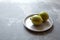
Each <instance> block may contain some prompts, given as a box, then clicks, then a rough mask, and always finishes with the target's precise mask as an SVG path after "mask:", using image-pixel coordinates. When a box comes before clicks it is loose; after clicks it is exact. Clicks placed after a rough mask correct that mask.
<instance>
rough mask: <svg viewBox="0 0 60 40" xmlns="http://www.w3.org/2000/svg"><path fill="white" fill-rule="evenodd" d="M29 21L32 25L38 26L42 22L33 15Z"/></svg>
mask: <svg viewBox="0 0 60 40" xmlns="http://www.w3.org/2000/svg"><path fill="white" fill-rule="evenodd" d="M30 19H31V21H32V23H33V24H34V25H40V24H41V23H42V22H43V19H42V18H41V16H39V15H34V16H32V17H31V18H30Z"/></svg>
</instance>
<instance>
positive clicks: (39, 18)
mask: <svg viewBox="0 0 60 40" xmlns="http://www.w3.org/2000/svg"><path fill="white" fill-rule="evenodd" d="M30 19H31V21H32V23H33V24H34V25H40V24H42V23H43V22H46V21H47V20H48V19H49V15H48V13H47V12H45V11H42V12H40V13H38V14H37V15H33V16H31V17H30Z"/></svg>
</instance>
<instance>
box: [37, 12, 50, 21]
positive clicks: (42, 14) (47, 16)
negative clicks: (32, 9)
mask: <svg viewBox="0 0 60 40" xmlns="http://www.w3.org/2000/svg"><path fill="white" fill-rule="evenodd" d="M38 15H39V16H41V17H42V19H43V22H45V21H47V19H49V15H48V13H47V12H45V11H42V12H40V13H39V14H38Z"/></svg>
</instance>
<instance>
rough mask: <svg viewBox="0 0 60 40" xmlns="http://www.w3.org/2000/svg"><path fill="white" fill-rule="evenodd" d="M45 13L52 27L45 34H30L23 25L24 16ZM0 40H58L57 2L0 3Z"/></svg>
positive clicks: (59, 6) (58, 17)
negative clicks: (51, 20)
mask: <svg viewBox="0 0 60 40" xmlns="http://www.w3.org/2000/svg"><path fill="white" fill-rule="evenodd" d="M41 11H47V12H48V14H49V16H51V18H52V19H53V22H54V24H53V27H52V28H51V29H50V30H48V31H46V32H40V33H36V32H32V31H29V30H27V29H26V28H25V27H24V25H23V20H24V18H25V17H26V16H28V15H30V14H34V13H39V12H41ZM0 40H60V4H59V0H55V1H54V0H53V1H52V0H50V1H42V2H40V1H36V2H32V3H29V2H28V3H26V2H25V3H24V2H23V3H19V2H11V1H7V2H6V1H1V2H0Z"/></svg>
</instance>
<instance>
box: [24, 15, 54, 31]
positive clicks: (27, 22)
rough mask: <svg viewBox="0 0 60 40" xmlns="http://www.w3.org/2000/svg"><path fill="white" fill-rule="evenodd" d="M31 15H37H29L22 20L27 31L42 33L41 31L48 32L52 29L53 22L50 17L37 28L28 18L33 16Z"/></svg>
mask: <svg viewBox="0 0 60 40" xmlns="http://www.w3.org/2000/svg"><path fill="white" fill-rule="evenodd" d="M33 15H37V14H32V15H29V16H27V17H26V18H25V20H24V26H25V27H26V28H27V29H29V30H31V31H36V32H42V31H46V30H48V29H50V28H51V27H52V25H53V21H52V19H51V18H50V17H49V19H48V20H47V21H46V22H44V23H42V24H40V25H39V26H34V25H33V23H32V22H31V20H30V17H31V16H33Z"/></svg>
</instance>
